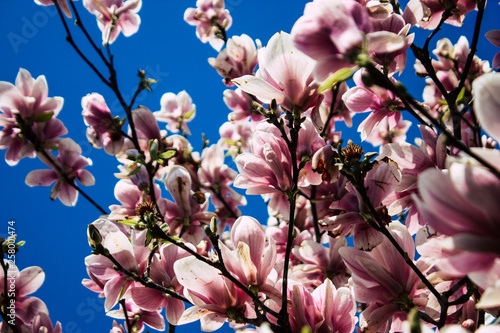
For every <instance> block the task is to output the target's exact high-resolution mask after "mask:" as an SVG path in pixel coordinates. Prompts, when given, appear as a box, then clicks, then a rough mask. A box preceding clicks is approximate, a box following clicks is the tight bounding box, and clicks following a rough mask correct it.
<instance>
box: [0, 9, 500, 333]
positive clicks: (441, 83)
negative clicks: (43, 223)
mask: <svg viewBox="0 0 500 333" xmlns="http://www.w3.org/2000/svg"><path fill="white" fill-rule="evenodd" d="M35 3H36V4H38V5H42V6H54V5H55V7H56V9H57V12H58V14H59V15H58V16H59V17H60V20H61V22H62V25H61V26H62V27H63V28H64V31H65V33H66V35H67V37H66V40H67V41H68V42H69V43H70V44H71V46H72V47H73V48H74V50H75V51H76V53H77V54H78V56H79V57H81V58H82V59H83V60H84V61H85V62H86V64H87V65H88V67H89V70H90V71H91V72H93V73H94V74H96V75H97V76H98V77H99V78H100V79H101V80H102V82H103V83H104V84H105V85H106V86H107V87H109V89H110V90H111V91H112V92H113V93H114V94H115V96H116V98H117V99H118V101H119V103H120V105H121V107H122V108H123V112H124V116H123V117H120V116H119V115H118V114H114V113H113V112H112V111H111V110H110V108H109V107H108V103H107V101H106V100H105V98H104V97H103V95H101V94H100V92H93V93H90V94H88V95H86V96H82V99H81V107H82V110H83V111H82V116H83V120H84V122H85V125H86V126H87V127H86V135H87V138H88V141H89V142H90V144H91V145H92V146H93V147H94V148H96V149H104V152H105V153H106V154H109V155H111V156H114V157H115V158H116V165H117V166H118V168H119V170H120V172H119V173H118V174H116V177H117V178H118V181H117V182H116V186H115V188H114V195H115V200H116V201H117V202H118V203H117V204H114V205H112V206H109V207H108V208H106V207H102V206H100V205H99V204H98V203H97V202H96V201H94V199H93V198H92V195H91V194H87V193H86V192H84V190H83V189H82V188H83V187H85V186H91V185H94V182H95V180H94V177H93V176H92V174H91V173H90V172H89V170H88V169H87V167H88V166H89V165H90V164H91V161H90V160H89V159H88V158H86V157H84V156H82V149H81V147H80V146H79V145H78V144H77V143H76V142H75V141H73V140H72V139H71V138H70V137H68V136H67V134H68V131H67V129H66V127H65V125H64V124H63V123H62V121H61V120H59V119H58V118H57V116H58V114H59V112H60V111H61V108H62V106H63V99H62V98H61V97H49V95H48V86H47V82H46V79H45V77H44V76H39V77H38V78H36V79H35V78H33V77H32V75H31V74H30V72H29V71H28V70H26V69H23V68H21V69H19V74H18V75H17V78H16V79H15V82H14V83H11V82H8V81H2V82H0V112H1V116H0V126H2V129H1V132H0V133H1V134H0V148H2V149H6V152H5V160H6V162H7V163H8V164H9V165H11V166H14V165H16V164H17V163H18V162H20V160H21V159H23V158H25V157H30V158H38V159H40V160H41V161H42V162H43V163H45V164H46V166H47V167H46V168H45V169H41V170H33V171H31V172H29V173H28V174H27V175H26V184H27V185H29V186H50V187H51V189H50V197H51V199H56V198H58V199H59V200H60V202H61V203H62V204H63V205H66V206H74V205H75V204H77V200H78V199H80V200H88V201H90V202H91V203H92V205H93V206H95V208H96V212H95V218H96V219H95V221H93V222H92V221H89V223H90V224H89V225H88V234H87V236H88V241H89V245H90V247H91V248H92V250H91V251H90V250H89V255H88V256H87V257H86V258H85V266H86V269H87V272H88V277H87V278H85V279H84V280H83V285H84V286H85V287H86V288H88V289H90V290H92V291H93V292H95V293H96V297H101V298H104V299H105V301H104V308H105V311H106V312H107V314H108V315H109V316H111V317H114V318H116V319H118V321H117V322H116V321H115V322H114V324H113V327H111V328H110V332H115V333H117V332H142V331H144V329H145V326H149V327H151V328H153V329H156V330H160V331H161V330H164V329H165V328H166V327H167V326H168V327H169V331H170V332H173V331H174V330H175V327H176V326H179V325H183V324H186V323H190V322H193V321H197V320H199V321H200V323H201V329H202V330H203V331H214V330H217V329H219V328H220V327H221V326H222V325H223V324H224V323H225V322H229V325H230V326H231V327H232V328H234V329H235V330H237V331H241V332H247V331H253V330H257V331H262V332H271V331H272V332H342V333H344V332H345V333H349V332H353V331H357V330H360V331H362V332H387V331H391V332H393V331H394V332H422V331H426V332H427V331H428V332H432V331H434V330H435V329H439V330H440V331H441V330H442V331H446V332H473V331H478V332H479V331H480V332H500V326H499V325H495V323H496V324H498V321H496V319H495V318H496V317H498V315H499V310H500V246H499V245H498V244H499V241H500V219H499V218H498V212H497V211H498V198H499V197H500V169H499V168H498V165H500V153H499V150H497V149H495V147H496V144H497V143H496V141H498V140H500V95H499V92H500V74H497V73H495V71H494V70H492V69H491V67H493V68H496V67H499V66H500V53H499V54H497V55H496V56H495V58H494V59H493V61H492V64H491V66H490V63H489V62H488V61H486V60H481V59H479V58H478V57H477V56H476V55H475V52H476V48H477V43H478V39H479V37H480V36H481V34H480V27H481V23H482V17H483V14H484V12H485V10H486V9H485V5H486V2H485V1H484V0H477V1H474V0H458V1H445V2H442V1H433V0H421V1H420V0H411V1H410V2H409V3H407V4H406V6H403V5H402V4H400V3H398V2H397V0H395V1H391V2H387V1H380V2H379V1H376V0H372V1H359V2H357V1H355V0H315V1H313V2H310V3H308V4H306V5H305V9H304V14H303V16H302V17H300V18H299V19H298V20H297V21H296V23H295V24H294V26H293V28H292V30H291V32H290V33H287V32H278V33H276V34H274V35H273V36H272V38H271V39H270V40H269V41H268V42H267V43H266V44H265V45H261V42H259V41H255V40H253V39H252V38H251V37H249V36H247V35H245V34H243V35H241V36H232V37H230V36H229V35H228V29H229V28H230V27H231V23H232V18H231V15H230V13H229V11H228V10H227V9H225V6H224V1H223V0H213V1H212V0H198V1H197V3H196V8H188V9H186V11H185V15H184V20H185V21H186V22H187V23H188V24H190V25H192V26H194V27H195V28H196V36H197V37H198V38H199V39H200V41H201V42H203V43H207V42H208V43H209V44H210V45H211V46H212V47H213V48H214V49H215V50H216V51H217V52H218V55H217V57H214V58H211V59H209V64H210V66H212V67H213V68H214V69H215V70H216V71H217V73H219V74H220V76H222V78H223V80H222V81H223V84H225V85H226V86H227V90H225V91H224V94H223V96H220V97H222V98H223V99H224V102H225V103H226V105H227V107H228V109H229V110H230V111H228V121H227V122H225V123H224V124H222V125H221V126H220V140H219V141H218V142H217V143H216V144H211V145H210V144H209V143H208V141H205V142H204V145H203V149H202V151H201V152H195V151H193V148H192V145H191V143H190V142H189V137H190V135H191V132H190V129H189V122H191V121H192V120H193V119H194V118H195V110H196V109H195V105H194V104H193V101H192V99H191V97H190V96H189V94H188V93H187V92H186V91H181V92H179V93H177V94H175V93H166V94H164V95H163V97H162V98H161V101H160V105H161V109H160V110H159V111H156V112H153V111H151V110H150V109H148V108H147V107H145V106H139V105H138V103H136V99H137V97H138V96H139V95H141V94H145V92H144V91H145V90H146V91H147V90H151V88H152V87H154V84H155V80H153V79H151V78H149V76H148V73H147V72H144V71H139V80H138V85H137V89H136V91H135V93H134V94H133V96H132V97H131V98H129V99H127V98H126V97H124V95H123V94H122V92H121V91H120V89H119V88H118V80H117V71H116V70H115V66H114V62H113V55H112V53H111V51H110V44H112V43H114V42H115V41H116V40H117V39H120V38H123V36H130V35H132V34H135V33H138V32H139V26H140V16H139V14H138V13H139V10H140V8H141V5H142V3H141V0H128V1H122V0H83V1H82V2H81V3H76V4H75V3H73V2H72V1H69V2H68V1H66V0H57V1H56V0H35ZM488 6H489V7H495V6H497V4H495V3H491V4H488ZM84 11H86V12H87V13H85V15H95V17H96V19H97V24H98V27H99V29H100V30H101V31H102V37H101V36H92V35H91V34H90V33H89V32H88V31H87V29H86V27H85V26H84V25H83V23H82V20H81V19H80V14H81V15H84V14H83V12H84ZM471 11H477V15H476V19H475V27H474V32H473V34H472V36H469V40H468V39H467V38H466V37H461V38H460V39H459V40H458V42H457V44H455V45H453V44H452V42H451V41H450V40H448V39H446V38H444V39H440V40H436V39H435V34H436V33H437V32H438V31H439V30H440V29H441V27H442V26H443V25H447V24H451V25H455V26H461V25H462V22H463V20H464V19H465V18H466V16H467V15H468V13H469V12H471ZM78 30H80V32H83V34H84V35H85V37H86V38H87V39H88V42H90V43H89V44H88V45H90V46H89V47H88V48H83V47H82V46H81V45H79V44H77V42H75V40H74V39H73V35H74V34H75V33H76V32H77V31H78ZM415 33H418V34H424V35H425V36H426V39H425V42H424V43H423V45H416V44H415V43H414V34H415ZM122 35H123V36H122ZM486 37H487V38H488V39H489V40H490V41H491V43H492V44H493V45H495V46H497V47H499V46H500V31H498V30H493V31H489V32H487V33H486ZM101 39H102V40H101ZM97 40H99V41H97ZM101 44H102V46H101ZM434 45H436V47H435V48H434V49H433V50H432V48H433V47H434ZM410 52H411V53H413V54H414V56H415V58H416V59H417V60H416V63H415V64H414V68H415V71H416V75H417V76H419V77H424V78H426V86H425V89H424V91H423V101H419V100H418V99H417V98H416V97H414V96H412V95H411V94H410V92H409V91H408V90H407V89H406V88H405V85H404V82H400V81H399V80H398V78H399V77H400V76H399V74H400V73H402V72H403V70H405V67H406V65H407V64H406V60H407V54H408V53H410ZM91 55H92V57H95V56H97V60H95V61H91V60H90V59H91ZM411 65H413V64H410V67H411ZM102 68H104V70H103V69H102ZM411 70H412V69H408V68H407V69H406V71H411ZM220 97H215V98H220ZM364 112H367V113H369V114H368V116H367V117H365V118H364V120H363V121H362V122H361V123H359V127H358V132H359V136H353V137H347V138H346V137H343V136H342V135H341V133H340V132H339V131H336V126H337V128H338V125H339V123H345V125H347V126H349V127H350V126H352V125H353V123H354V122H353V116H354V115H355V114H356V113H364ZM403 118H404V119H405V120H403ZM409 119H411V121H410V120H409ZM410 126H415V127H416V126H418V128H419V131H420V133H421V136H420V137H419V138H418V139H417V140H416V144H414V143H411V142H406V132H407V131H408V129H409V127H410ZM164 128H166V129H164ZM483 130H484V132H483ZM495 140H496V141H495ZM362 141H367V142H370V143H372V144H373V146H375V147H379V148H375V149H374V150H377V149H378V150H379V152H378V153H376V152H364V151H363V149H362V148H361V146H360V143H361V142H362ZM235 188H236V189H235ZM237 189H243V190H245V191H246V192H245V194H246V196H252V195H260V196H261V197H262V198H263V199H264V200H265V201H266V202H267V209H268V214H269V218H268V219H267V221H262V220H261V221H259V220H257V219H255V218H254V217H252V216H245V215H242V214H241V212H240V207H242V206H245V205H246V204H247V199H246V196H245V195H243V194H242V191H241V190H237ZM89 193H91V192H89ZM82 197H83V198H82ZM14 230H15V229H14V228H12V232H11V231H10V229H9V237H8V238H7V239H4V240H2V241H3V244H2V247H1V248H2V254H3V260H2V262H1V266H2V267H1V269H0V275H1V276H2V278H1V279H0V293H1V294H0V295H1V296H0V300H1V310H0V312H1V316H2V319H3V321H2V323H1V324H0V327H1V328H0V330H1V332H17V333H25V332H33V333H34V332H37V333H38V332H54V333H56V332H57V333H59V332H61V331H62V329H61V324H60V323H59V322H57V323H55V324H54V320H55V319H57V318H52V319H51V318H49V315H48V309H47V306H46V305H45V303H44V302H43V301H42V300H40V299H38V298H36V297H34V296H30V295H31V294H32V293H34V292H36V290H37V289H38V288H39V287H40V286H41V284H42V283H43V280H44V273H43V270H42V269H41V268H40V267H35V266H33V267H27V268H24V269H22V270H21V269H19V268H17V267H16V265H15V262H14V261H13V260H12V258H13V256H14V255H15V254H16V253H17V252H18V251H23V249H22V248H21V246H22V245H23V244H24V243H23V242H21V241H18V240H16V234H15V231H14ZM163 311H164V312H163ZM163 313H164V315H163ZM102 329H103V328H100V330H102Z"/></svg>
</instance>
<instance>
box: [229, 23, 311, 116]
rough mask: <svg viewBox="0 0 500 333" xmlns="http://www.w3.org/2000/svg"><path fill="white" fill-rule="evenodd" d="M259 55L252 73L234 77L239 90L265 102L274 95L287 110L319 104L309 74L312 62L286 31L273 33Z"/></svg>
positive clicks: (273, 97) (308, 107)
mask: <svg viewBox="0 0 500 333" xmlns="http://www.w3.org/2000/svg"><path fill="white" fill-rule="evenodd" d="M258 58H259V69H258V70H257V73H256V75H255V76H253V75H244V76H242V77H240V78H237V79H234V80H233V82H234V84H236V85H237V86H238V87H240V88H241V90H243V91H245V92H247V93H249V94H251V95H255V96H256V97H257V98H258V99H259V100H261V101H262V102H264V103H270V102H271V100H273V99H276V102H277V103H278V104H279V105H281V106H282V107H283V108H284V109H286V110H287V111H290V112H292V111H293V110H294V108H299V109H300V111H302V112H305V111H307V110H309V109H311V108H316V107H319V104H320V103H321V97H320V96H321V95H320V94H319V93H318V92H317V89H318V83H317V82H316V81H314V78H313V76H312V70H313V68H314V65H315V62H314V61H313V60H312V59H311V58H309V57H308V56H306V55H305V54H303V53H302V52H301V51H299V50H298V49H297V48H296V47H295V46H294V44H293V40H292V37H291V36H290V35H289V34H287V33H285V32H279V33H276V34H274V35H273V37H271V39H270V40H269V42H268V43H267V46H266V47H263V48H261V49H259V55H258Z"/></svg>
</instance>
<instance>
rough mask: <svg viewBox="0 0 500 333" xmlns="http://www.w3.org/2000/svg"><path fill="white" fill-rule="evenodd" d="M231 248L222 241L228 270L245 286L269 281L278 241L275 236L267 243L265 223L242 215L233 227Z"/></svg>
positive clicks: (221, 247) (259, 284) (222, 249)
mask: <svg viewBox="0 0 500 333" xmlns="http://www.w3.org/2000/svg"><path fill="white" fill-rule="evenodd" d="M231 241H232V243H233V245H234V249H233V250H230V249H229V248H228V247H227V246H226V245H225V244H224V243H222V242H221V241H219V246H220V249H221V252H222V258H223V259H224V263H225V264H226V267H227V269H228V270H229V271H230V272H231V273H233V274H234V275H236V276H237V278H238V280H240V281H241V282H242V283H243V284H244V285H246V286H259V287H260V286H262V285H264V284H266V282H267V279H268V276H269V274H270V273H271V271H273V270H274V264H275V263H276V255H277V254H276V242H275V241H274V239H273V238H272V237H269V240H268V241H267V242H266V234H265V231H264V228H263V227H262V225H261V224H260V223H259V221H257V220H256V219H254V218H252V217H249V216H241V217H239V218H238V219H237V220H236V222H235V223H234V225H233V227H232V228H231Z"/></svg>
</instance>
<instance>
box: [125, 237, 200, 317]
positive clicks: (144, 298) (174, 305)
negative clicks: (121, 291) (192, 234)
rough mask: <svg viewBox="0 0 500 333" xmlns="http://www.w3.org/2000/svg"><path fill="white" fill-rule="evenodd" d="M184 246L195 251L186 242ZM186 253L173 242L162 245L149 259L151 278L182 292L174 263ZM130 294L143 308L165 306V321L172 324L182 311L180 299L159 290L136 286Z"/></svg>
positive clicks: (166, 286) (160, 307) (186, 254)
mask: <svg viewBox="0 0 500 333" xmlns="http://www.w3.org/2000/svg"><path fill="white" fill-rule="evenodd" d="M186 246H187V247H189V248H190V249H191V250H193V251H196V249H195V247H194V246H192V245H191V244H186ZM188 255H189V253H188V252H186V251H184V250H182V249H181V248H179V247H178V246H176V245H174V244H168V245H167V244H165V245H162V247H161V248H160V250H159V253H158V255H155V256H154V257H153V260H152V261H151V273H150V277H151V279H152V280H153V281H154V282H155V283H157V284H159V285H160V286H163V287H165V288H169V289H170V290H172V291H174V292H176V293H178V294H182V289H183V288H182V286H181V285H180V284H179V281H178V280H177V278H176V276H175V272H174V263H175V262H176V261H177V260H179V259H182V258H185V257H187V256H188ZM130 295H131V297H132V299H133V300H134V302H135V304H137V305H138V306H139V307H140V308H141V309H143V310H146V311H150V312H154V311H157V310H158V309H162V308H166V317H167V321H168V322H169V323H171V324H172V325H177V322H178V321H179V319H180V317H181V316H182V313H183V312H184V303H183V302H182V301H181V300H179V299H176V298H173V297H170V296H168V295H167V294H164V293H162V292H161V291H160V290H156V289H151V288H145V287H143V286H137V287H133V288H131V289H130Z"/></svg>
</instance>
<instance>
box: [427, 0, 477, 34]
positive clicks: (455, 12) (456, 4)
mask: <svg viewBox="0 0 500 333" xmlns="http://www.w3.org/2000/svg"><path fill="white" fill-rule="evenodd" d="M421 2H422V4H423V5H424V17H423V18H422V20H421V21H420V22H418V26H419V27H420V28H424V29H429V30H432V29H435V28H436V27H437V25H438V24H439V21H440V20H441V18H442V16H443V13H444V12H445V10H446V9H451V10H452V11H451V14H452V15H451V16H450V17H449V18H448V19H447V20H446V21H445V23H448V24H451V25H454V26H461V25H462V22H463V21H464V19H465V16H466V15H467V13H469V12H470V11H472V10H475V9H476V8H477V6H476V2H474V1H471V0H452V1H449V2H446V3H445V2H441V1H438V0H421Z"/></svg>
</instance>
